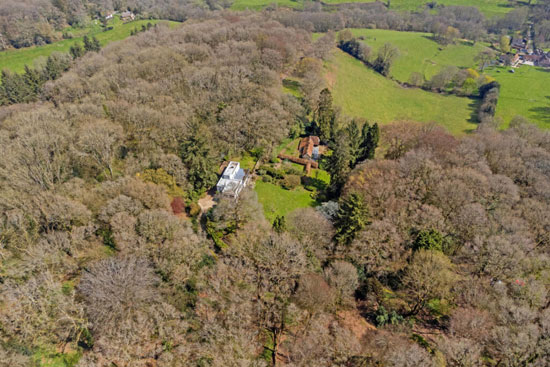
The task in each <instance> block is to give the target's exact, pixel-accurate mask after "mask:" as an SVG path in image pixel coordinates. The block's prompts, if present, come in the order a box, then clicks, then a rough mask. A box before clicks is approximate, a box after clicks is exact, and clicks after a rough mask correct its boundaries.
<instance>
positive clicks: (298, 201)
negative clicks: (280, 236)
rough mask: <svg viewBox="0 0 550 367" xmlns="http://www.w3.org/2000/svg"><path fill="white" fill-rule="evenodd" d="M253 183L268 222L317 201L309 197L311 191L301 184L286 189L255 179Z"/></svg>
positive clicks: (312, 204) (313, 204)
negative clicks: (291, 188) (292, 188)
mask: <svg viewBox="0 0 550 367" xmlns="http://www.w3.org/2000/svg"><path fill="white" fill-rule="evenodd" d="M255 185H256V187H255V190H256V193H257V194H258V201H259V202H260V203H261V204H262V205H263V207H264V213H265V217H266V218H267V220H269V221H270V222H273V220H274V219H275V217H276V216H278V215H287V214H288V213H290V212H292V211H294V210H296V209H299V208H307V207H311V206H315V204H316V203H317V202H316V201H315V200H313V199H312V198H311V192H309V191H307V190H305V189H304V188H303V187H301V186H300V187H297V188H295V189H294V190H286V189H283V188H282V187H280V186H278V185H275V184H272V183H268V182H262V181H260V180H258V181H256V183H255Z"/></svg>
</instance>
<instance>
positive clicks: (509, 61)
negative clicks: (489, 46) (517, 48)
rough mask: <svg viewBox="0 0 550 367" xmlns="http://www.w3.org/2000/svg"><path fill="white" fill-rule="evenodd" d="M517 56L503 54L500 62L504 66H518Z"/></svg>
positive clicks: (518, 59)
mask: <svg viewBox="0 0 550 367" xmlns="http://www.w3.org/2000/svg"><path fill="white" fill-rule="evenodd" d="M520 61H521V60H520V57H519V54H505V55H502V56H501V57H500V62H501V63H502V64H504V65H510V66H512V67H516V66H518V64H519V63H520Z"/></svg>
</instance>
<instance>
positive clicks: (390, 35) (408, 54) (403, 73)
mask: <svg viewBox="0 0 550 367" xmlns="http://www.w3.org/2000/svg"><path fill="white" fill-rule="evenodd" d="M350 30H351V32H352V33H353V34H354V35H355V36H356V37H359V36H362V37H364V39H365V40H364V42H365V43H366V44H367V45H369V46H370V47H371V48H372V53H373V54H375V53H376V52H377V50H378V48H379V47H381V46H382V45H384V44H385V43H391V44H392V45H394V46H396V47H397V48H398V49H399V53H400V55H399V57H398V58H397V59H396V61H395V62H394V65H393V67H392V70H391V75H392V76H393V77H394V78H395V79H397V80H400V81H402V82H406V81H407V80H409V77H410V75H411V73H413V72H419V73H422V74H423V75H424V77H425V78H426V79H431V77H432V76H433V75H435V74H437V73H438V72H439V71H440V70H441V69H443V68H445V67H446V66H449V65H454V66H458V67H471V66H474V64H475V62H474V58H475V57H476V55H477V54H478V53H479V52H480V51H481V50H483V49H484V48H485V46H484V45H482V44H480V43H476V44H475V45H472V44H471V43H469V42H461V43H457V44H455V45H448V46H441V45H440V44H438V43H437V42H435V41H433V40H432V39H431V34H429V33H418V32H398V31H389V30H383V29H350Z"/></svg>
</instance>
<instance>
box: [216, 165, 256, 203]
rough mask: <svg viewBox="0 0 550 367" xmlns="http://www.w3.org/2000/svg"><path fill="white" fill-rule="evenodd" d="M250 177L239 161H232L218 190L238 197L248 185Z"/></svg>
mask: <svg viewBox="0 0 550 367" xmlns="http://www.w3.org/2000/svg"><path fill="white" fill-rule="evenodd" d="M249 178H250V176H249V175H248V174H247V172H246V171H245V170H244V169H242V168H241V164H240V163H239V162H233V161H231V162H229V164H228V165H227V167H226V168H225V170H224V171H223V174H222V177H221V178H220V180H219V181H218V184H217V185H216V190H217V191H218V192H219V193H221V194H224V195H229V196H233V197H237V196H239V194H240V192H241V191H242V189H243V188H245V187H246V185H247V183H248V180H249Z"/></svg>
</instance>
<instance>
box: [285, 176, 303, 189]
mask: <svg viewBox="0 0 550 367" xmlns="http://www.w3.org/2000/svg"><path fill="white" fill-rule="evenodd" d="M281 185H282V186H283V187H284V188H285V189H287V190H293V189H295V188H296V187H298V186H300V176H298V175H287V176H285V178H284V179H283V182H282V184H281Z"/></svg>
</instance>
